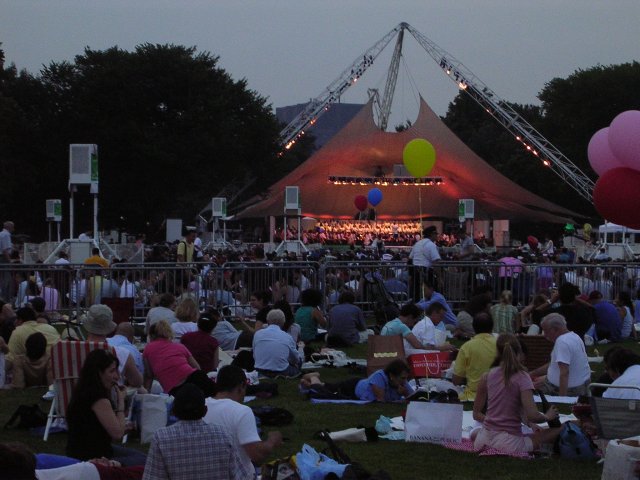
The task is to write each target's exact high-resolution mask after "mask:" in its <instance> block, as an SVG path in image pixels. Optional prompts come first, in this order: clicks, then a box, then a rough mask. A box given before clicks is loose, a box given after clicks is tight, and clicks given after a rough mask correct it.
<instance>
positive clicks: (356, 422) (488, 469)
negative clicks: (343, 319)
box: [0, 341, 640, 480]
mask: <svg viewBox="0 0 640 480" xmlns="http://www.w3.org/2000/svg"><path fill="white" fill-rule="evenodd" d="M625 346H627V347H630V348H633V349H634V350H635V351H638V352H640V346H639V345H638V343H637V342H631V341H629V342H627V343H626V344H625ZM608 348H610V346H599V347H598V350H599V352H600V354H602V353H604V352H605V351H606V350H607V349H608ZM346 350H347V352H348V354H349V355H350V356H351V357H354V358H356V357H360V358H363V357H365V356H366V346H358V347H354V348H350V349H346ZM589 353H590V354H593V348H591V349H589ZM592 368H594V370H595V371H596V372H595V373H594V377H593V378H597V376H598V375H599V374H600V373H601V372H602V365H601V364H597V365H592ZM321 375H322V377H323V379H326V380H328V381H335V380H340V379H345V378H348V377H349V376H350V375H351V373H350V372H349V371H348V370H347V369H328V368H325V369H323V370H321ZM277 382H278V385H279V387H280V395H279V396H278V397H275V398H272V399H269V400H255V401H253V402H252V403H251V405H260V404H269V405H274V406H278V407H284V408H287V409H288V410H290V411H291V412H292V413H293V414H294V416H295V419H294V422H293V424H291V425H289V426H287V427H283V428H281V429H280V430H281V431H282V433H283V435H284V437H285V438H287V439H288V441H287V442H286V443H285V444H284V445H283V446H282V447H280V448H279V449H278V450H277V451H276V452H275V453H274V455H273V458H277V457H282V456H286V455H290V454H294V453H296V452H298V451H299V450H300V448H301V446H302V444H303V443H308V444H310V445H312V446H314V447H315V448H316V449H322V448H324V447H325V446H326V444H324V443H323V442H320V441H318V440H314V439H313V434H314V433H315V432H317V431H318V430H321V429H329V430H342V429H345V428H349V427H356V426H360V425H362V426H373V425H374V423H375V421H376V420H377V419H378V417H379V416H380V415H386V416H388V417H393V416H397V415H400V414H401V413H402V411H403V409H404V406H403V405H399V404H392V405H383V404H370V405H363V406H359V405H328V404H327V405H311V404H310V403H309V402H308V401H307V400H305V399H303V398H302V397H301V396H300V395H299V394H298V389H297V382H295V381H285V380H278V381H277ZM44 392H45V389H44V388H37V389H28V390H25V391H12V390H0V425H4V423H5V422H6V421H7V420H8V418H9V416H10V415H11V414H12V413H13V412H14V410H15V409H16V408H17V407H18V405H20V404H32V403H39V404H40V406H41V407H42V409H43V410H45V411H48V410H49V406H50V404H49V403H48V402H44V401H41V400H40V397H41V396H42V394H43V393H44ZM468 408H470V406H469V407H468ZM561 410H563V411H565V412H566V411H567V409H566V408H563V409H561ZM0 441H2V442H7V441H20V442H24V443H26V444H28V445H29V446H30V447H31V448H32V449H33V450H34V451H36V452H48V453H58V454H64V448H65V444H66V434H55V435H51V436H50V437H49V441H48V442H43V441H42V438H41V437H34V436H31V435H30V434H29V433H28V432H26V431H24V430H4V429H1V430H0ZM129 446H132V447H135V448H141V449H143V450H144V449H146V446H143V445H139V444H138V443H136V442H135V441H132V442H130V443H129ZM341 446H342V447H343V449H344V451H345V452H346V453H347V454H348V455H349V456H350V457H351V458H352V459H353V460H355V461H359V462H360V463H362V464H363V465H364V466H366V467H367V468H368V469H369V470H370V471H376V470H380V469H382V470H385V471H387V472H388V473H389V474H390V475H391V477H392V478H393V479H424V478H440V479H458V478H459V479H467V478H479V479H483V478H486V479H495V478H514V479H516V478H517V479H532V480H533V479H535V480H540V479H547V478H562V479H563V480H573V479H575V480H591V479H593V480H595V479H599V478H600V475H601V473H602V468H601V466H598V465H596V464H595V463H594V462H589V463H584V462H572V461H567V460H561V459H536V460H518V459H513V458H502V457H478V456H477V455H475V454H467V453H462V452H456V451H453V450H448V449H445V448H442V447H439V446H437V445H429V444H419V443H405V442H392V441H386V440H380V441H379V442H377V443H360V444H347V443H343V444H341Z"/></svg>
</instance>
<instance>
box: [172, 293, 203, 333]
mask: <svg viewBox="0 0 640 480" xmlns="http://www.w3.org/2000/svg"><path fill="white" fill-rule="evenodd" d="M176 318H177V319H178V321H177V322H175V323H172V324H171V329H172V330H173V341H174V342H176V343H180V339H181V338H182V335H184V334H185V333H190V332H195V331H197V330H198V324H197V322H198V318H200V310H199V308H198V304H197V303H196V301H195V300H194V299H192V298H185V299H184V300H182V301H181V302H180V304H179V305H178V306H177V307H176Z"/></svg>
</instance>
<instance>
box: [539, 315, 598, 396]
mask: <svg viewBox="0 0 640 480" xmlns="http://www.w3.org/2000/svg"><path fill="white" fill-rule="evenodd" d="M540 326H541V327H542V330H543V331H544V336H545V338H546V339H547V340H549V341H550V342H553V344H554V345H553V350H552V351H551V361H550V362H549V363H547V364H546V365H543V366H541V367H538V368H536V369H535V370H533V371H532V372H530V373H531V376H532V377H536V376H539V375H543V374H545V373H546V377H542V378H540V379H539V380H537V381H536V387H537V388H538V389H539V390H541V391H542V392H543V393H546V394H548V395H559V396H561V397H566V396H571V397H575V396H579V395H587V392H588V385H589V383H590V382H591V368H590V367H589V361H588V360H587V352H586V351H585V348H584V342H583V341H582V338H580V337H579V336H578V335H576V334H575V333H574V332H572V331H570V330H569V329H568V328H567V322H566V320H565V318H564V317H563V316H562V315H560V314H559V313H551V314H549V315H547V316H546V317H544V318H543V319H542V322H541V324H540Z"/></svg>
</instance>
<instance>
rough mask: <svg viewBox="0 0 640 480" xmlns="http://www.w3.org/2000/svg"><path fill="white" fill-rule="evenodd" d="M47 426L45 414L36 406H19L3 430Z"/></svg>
mask: <svg viewBox="0 0 640 480" xmlns="http://www.w3.org/2000/svg"><path fill="white" fill-rule="evenodd" d="M46 424H47V414H46V413H45V412H43V411H42V410H40V407H39V406H38V405H37V404H35V403H34V404H33V405H20V406H19V407H18V408H17V409H16V411H15V412H13V415H11V418H10V419H9V421H8V422H7V423H5V424H4V428H5V429H9V428H37V427H43V426H45V425H46Z"/></svg>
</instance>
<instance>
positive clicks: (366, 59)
mask: <svg viewBox="0 0 640 480" xmlns="http://www.w3.org/2000/svg"><path fill="white" fill-rule="evenodd" d="M401 30H402V24H399V25H398V26H396V27H395V28H394V29H393V30H391V31H390V32H389V33H387V34H386V35H385V36H384V37H382V38H381V39H380V40H378V41H377V42H376V43H375V44H374V45H373V46H372V47H371V48H369V49H368V50H367V51H366V52H364V54H363V55H362V56H360V57H358V58H357V59H356V60H355V61H354V62H353V63H352V64H351V65H350V66H348V67H347V68H346V69H345V70H344V71H343V72H342V73H341V74H340V75H339V76H338V77H337V78H336V79H335V80H334V81H333V82H331V83H330V84H329V86H328V87H327V88H325V90H324V91H323V92H322V93H321V94H320V95H318V96H317V97H316V98H314V99H312V100H311V101H310V102H309V103H307V105H306V106H305V108H304V109H303V110H302V111H301V112H300V113H299V114H298V115H296V117H295V118H294V119H293V120H292V121H291V122H290V123H289V125H287V126H286V127H284V128H283V129H282V131H281V132H280V144H281V145H283V146H284V148H285V149H287V150H288V149H289V148H291V146H292V145H293V144H294V143H295V141H296V139H297V138H298V137H299V136H300V135H303V134H304V128H306V127H307V125H313V124H314V123H315V122H316V120H317V119H318V117H319V116H320V115H322V114H323V113H324V112H325V111H326V110H327V109H328V107H329V105H331V104H332V103H334V102H336V101H338V100H339V99H340V96H341V95H342V94H343V93H344V92H345V91H346V90H347V89H348V88H349V87H350V86H351V85H353V84H354V83H356V81H357V80H358V79H359V78H360V77H361V76H362V74H363V73H364V72H365V71H366V70H367V69H368V68H369V67H370V66H371V65H372V64H373V62H374V60H375V59H376V58H377V57H378V55H380V53H381V52H382V51H383V50H384V49H385V47H386V46H387V45H388V44H389V42H390V41H391V39H392V38H393V37H394V36H395V35H396V34H397V33H398V32H400V31H401Z"/></svg>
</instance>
